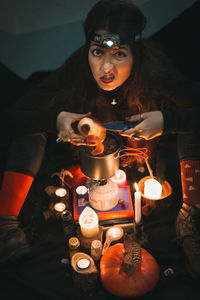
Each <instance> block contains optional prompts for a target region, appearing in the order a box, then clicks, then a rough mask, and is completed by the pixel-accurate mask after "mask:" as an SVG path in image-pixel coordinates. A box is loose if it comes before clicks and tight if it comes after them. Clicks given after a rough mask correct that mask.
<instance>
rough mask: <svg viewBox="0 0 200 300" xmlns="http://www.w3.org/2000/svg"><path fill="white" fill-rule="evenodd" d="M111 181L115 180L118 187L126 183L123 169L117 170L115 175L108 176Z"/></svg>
mask: <svg viewBox="0 0 200 300" xmlns="http://www.w3.org/2000/svg"><path fill="white" fill-rule="evenodd" d="M110 179H111V180H112V181H113V182H115V183H116V184H117V185H118V187H120V186H124V185H127V178H126V173H125V172H124V171H123V170H120V169H119V170H117V172H116V173H115V175H114V176H113V177H111V178H110Z"/></svg>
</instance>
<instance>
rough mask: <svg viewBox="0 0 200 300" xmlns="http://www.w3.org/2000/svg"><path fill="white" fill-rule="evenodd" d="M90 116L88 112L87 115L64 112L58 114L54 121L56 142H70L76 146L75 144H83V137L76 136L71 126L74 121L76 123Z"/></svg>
mask: <svg viewBox="0 0 200 300" xmlns="http://www.w3.org/2000/svg"><path fill="white" fill-rule="evenodd" d="M90 115H91V113H90V112H89V113H87V114H75V113H70V112H66V111H62V112H60V113H59V115H58V116H57V119H56V128H57V131H58V141H59V140H62V141H63V142H70V143H72V144H75V145H77V143H81V142H83V141H84V137H83V136H81V135H78V134H76V133H75V132H74V130H73V128H72V126H71V125H72V123H73V122H74V121H78V120H80V119H82V118H84V117H87V116H90Z"/></svg>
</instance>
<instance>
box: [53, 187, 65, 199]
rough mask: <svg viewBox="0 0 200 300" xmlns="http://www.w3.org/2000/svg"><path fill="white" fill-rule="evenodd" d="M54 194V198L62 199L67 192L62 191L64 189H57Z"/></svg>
mask: <svg viewBox="0 0 200 300" xmlns="http://www.w3.org/2000/svg"><path fill="white" fill-rule="evenodd" d="M55 194H56V196H58V197H61V198H62V197H64V196H66V194H67V191H66V189H64V188H59V189H57V190H56V191H55Z"/></svg>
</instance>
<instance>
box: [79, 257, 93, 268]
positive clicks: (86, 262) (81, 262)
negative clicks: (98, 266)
mask: <svg viewBox="0 0 200 300" xmlns="http://www.w3.org/2000/svg"><path fill="white" fill-rule="evenodd" d="M89 265H90V261H89V259H87V258H81V259H79V260H78V261H77V267H78V268H79V269H82V270H84V269H87V268H88V267H89Z"/></svg>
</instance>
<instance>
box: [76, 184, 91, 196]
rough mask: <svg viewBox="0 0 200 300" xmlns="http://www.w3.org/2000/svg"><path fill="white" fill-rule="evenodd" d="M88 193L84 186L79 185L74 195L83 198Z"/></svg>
mask: <svg viewBox="0 0 200 300" xmlns="http://www.w3.org/2000/svg"><path fill="white" fill-rule="evenodd" d="M87 192H88V189H87V187H86V186H84V185H79V186H78V187H77V188H76V193H77V195H80V196H84V195H85V194H87Z"/></svg>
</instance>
